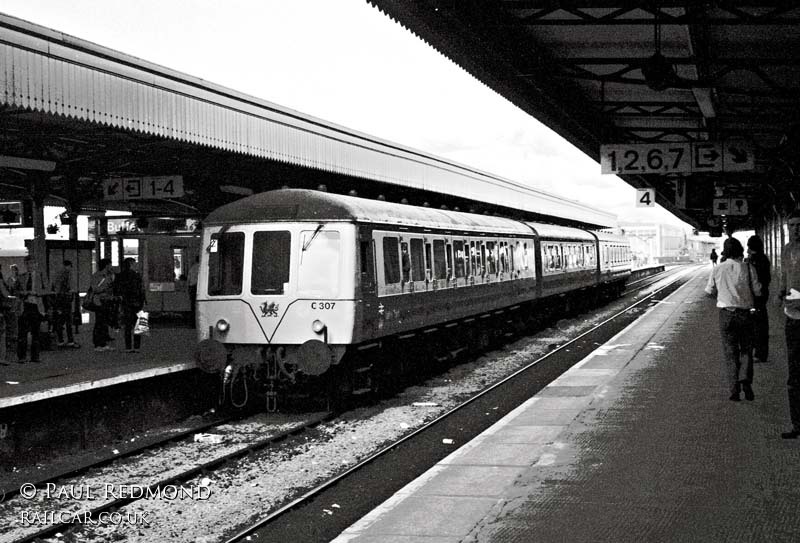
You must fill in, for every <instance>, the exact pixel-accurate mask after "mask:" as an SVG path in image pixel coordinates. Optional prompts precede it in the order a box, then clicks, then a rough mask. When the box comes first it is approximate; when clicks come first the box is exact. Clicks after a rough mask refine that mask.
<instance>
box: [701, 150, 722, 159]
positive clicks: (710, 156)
mask: <svg viewBox="0 0 800 543" xmlns="http://www.w3.org/2000/svg"><path fill="white" fill-rule="evenodd" d="M703 158H705V159H707V160H709V161H710V162H714V161H715V160H717V159H718V158H719V153H718V152H717V150H716V149H711V150H710V151H708V152H706V153H703Z"/></svg>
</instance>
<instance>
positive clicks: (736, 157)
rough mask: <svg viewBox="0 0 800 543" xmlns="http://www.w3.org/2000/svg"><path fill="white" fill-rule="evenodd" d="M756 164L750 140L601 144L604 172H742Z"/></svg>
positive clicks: (601, 164)
mask: <svg viewBox="0 0 800 543" xmlns="http://www.w3.org/2000/svg"><path fill="white" fill-rule="evenodd" d="M754 167H755V160H754V156H753V146H752V145H751V144H750V143H748V142H725V143H721V142H714V141H696V142H693V143H682V142H675V143H645V144H628V143H620V144H614V145H601V146H600V170H601V173H611V174H647V173H657V174H667V173H691V172H723V171H724V172H741V171H746V170H752V169H753V168H754Z"/></svg>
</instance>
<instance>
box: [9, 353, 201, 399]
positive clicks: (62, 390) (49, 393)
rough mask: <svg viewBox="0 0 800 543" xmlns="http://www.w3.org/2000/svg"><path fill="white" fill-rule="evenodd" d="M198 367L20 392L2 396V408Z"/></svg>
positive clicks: (184, 366) (161, 369) (181, 366)
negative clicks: (14, 394)
mask: <svg viewBox="0 0 800 543" xmlns="http://www.w3.org/2000/svg"><path fill="white" fill-rule="evenodd" d="M196 367H197V364H196V363H194V362H184V363H182V364H174V365H172V366H162V367H158V368H150V369H146V370H140V371H136V372H133V373H125V374H123V375H115V376H114V377H107V378H104V379H92V380H90V381H82V382H79V383H75V384H72V385H67V386H63V387H59V388H51V389H48V390H41V391H38V392H28V393H25V394H20V395H18V396H10V397H6V398H0V409H4V408H6V407H12V406H14V405H20V404H24V403H31V402H38V401H41V400H47V399H49V398H56V397H58V396H66V395H67V394H75V393H76V392H83V391H84V390H90V389H97V388H104V387H109V386H112V385H118V384H121V383H128V382H130V381H138V380H140V379H148V378H150V377H157V376H159V375H167V374H170V373H177V372H179V371H186V370H191V369H195V368H196Z"/></svg>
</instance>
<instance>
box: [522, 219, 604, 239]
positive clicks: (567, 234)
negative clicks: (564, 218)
mask: <svg viewBox="0 0 800 543" xmlns="http://www.w3.org/2000/svg"><path fill="white" fill-rule="evenodd" d="M525 224H527V225H528V226H530V227H531V228H533V230H534V231H536V233H537V234H538V235H539V237H541V238H542V239H559V240H575V241H591V242H594V240H595V238H594V236H593V235H592V234H590V233H589V232H587V231H586V230H581V229H580V228H572V227H569V226H558V225H555V224H545V223H534V222H526V223H525Z"/></svg>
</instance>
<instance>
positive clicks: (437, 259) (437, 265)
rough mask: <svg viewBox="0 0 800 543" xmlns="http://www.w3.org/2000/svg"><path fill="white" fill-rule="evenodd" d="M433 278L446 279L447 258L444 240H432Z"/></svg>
mask: <svg viewBox="0 0 800 543" xmlns="http://www.w3.org/2000/svg"><path fill="white" fill-rule="evenodd" d="M433 276H434V278H436V279H447V257H446V256H445V248H444V240H441V239H435V240H433Z"/></svg>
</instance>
